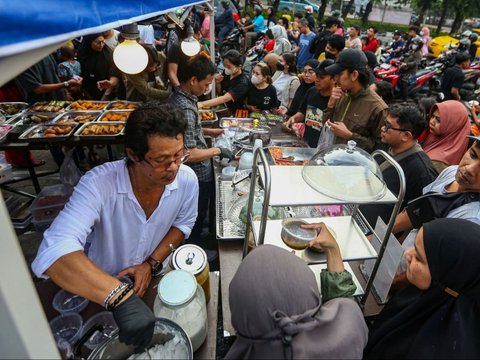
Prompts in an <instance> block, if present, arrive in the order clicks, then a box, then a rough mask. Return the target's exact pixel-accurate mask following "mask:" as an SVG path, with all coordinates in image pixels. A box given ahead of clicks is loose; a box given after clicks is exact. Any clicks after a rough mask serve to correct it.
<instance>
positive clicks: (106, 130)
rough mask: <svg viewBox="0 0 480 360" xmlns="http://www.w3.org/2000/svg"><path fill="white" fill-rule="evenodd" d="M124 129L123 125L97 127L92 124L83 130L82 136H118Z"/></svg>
mask: <svg viewBox="0 0 480 360" xmlns="http://www.w3.org/2000/svg"><path fill="white" fill-rule="evenodd" d="M123 128H124V125H123V124H116V125H106V124H105V125H97V124H92V125H89V126H87V127H86V128H85V129H83V131H82V133H81V135H117V134H118V133H120V132H121V131H122V130H123Z"/></svg>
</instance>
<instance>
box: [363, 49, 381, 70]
mask: <svg viewBox="0 0 480 360" xmlns="http://www.w3.org/2000/svg"><path fill="white" fill-rule="evenodd" d="M363 53H364V54H365V56H366V57H367V61H368V66H370V68H371V69H374V68H375V67H376V66H377V65H378V63H377V56H376V55H375V54H374V53H373V52H371V51H364V52H363Z"/></svg>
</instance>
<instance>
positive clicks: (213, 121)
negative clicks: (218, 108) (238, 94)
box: [198, 110, 218, 125]
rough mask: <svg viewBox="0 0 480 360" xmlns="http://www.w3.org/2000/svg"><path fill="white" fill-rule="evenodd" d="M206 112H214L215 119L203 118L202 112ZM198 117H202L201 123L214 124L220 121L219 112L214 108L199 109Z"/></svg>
mask: <svg viewBox="0 0 480 360" xmlns="http://www.w3.org/2000/svg"><path fill="white" fill-rule="evenodd" d="M204 113H212V114H213V119H212V120H202V114H204ZM198 117H199V119H200V123H201V124H202V125H214V124H215V123H216V122H217V121H218V116H217V113H216V112H215V111H213V110H198Z"/></svg>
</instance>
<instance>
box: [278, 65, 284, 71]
mask: <svg viewBox="0 0 480 360" xmlns="http://www.w3.org/2000/svg"><path fill="white" fill-rule="evenodd" d="M277 70H280V71H283V70H285V65H283V64H282V63H277Z"/></svg>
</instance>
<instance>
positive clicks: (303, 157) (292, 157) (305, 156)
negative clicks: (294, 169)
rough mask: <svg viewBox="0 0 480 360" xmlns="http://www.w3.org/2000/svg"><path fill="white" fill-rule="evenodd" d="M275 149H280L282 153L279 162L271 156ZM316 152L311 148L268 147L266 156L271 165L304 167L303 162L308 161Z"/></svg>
mask: <svg viewBox="0 0 480 360" xmlns="http://www.w3.org/2000/svg"><path fill="white" fill-rule="evenodd" d="M275 149H281V151H282V157H281V159H280V160H279V161H277V160H276V159H275V158H274V156H273V151H275ZM316 152H317V150H316V149H313V148H300V147H281V146H270V147H269V148H268V152H267V153H266V155H267V158H268V161H269V163H270V164H272V165H304V164H303V162H305V161H307V160H310V159H311V158H312V157H313V156H314V155H315V153H316ZM283 159H285V161H284V160H283Z"/></svg>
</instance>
